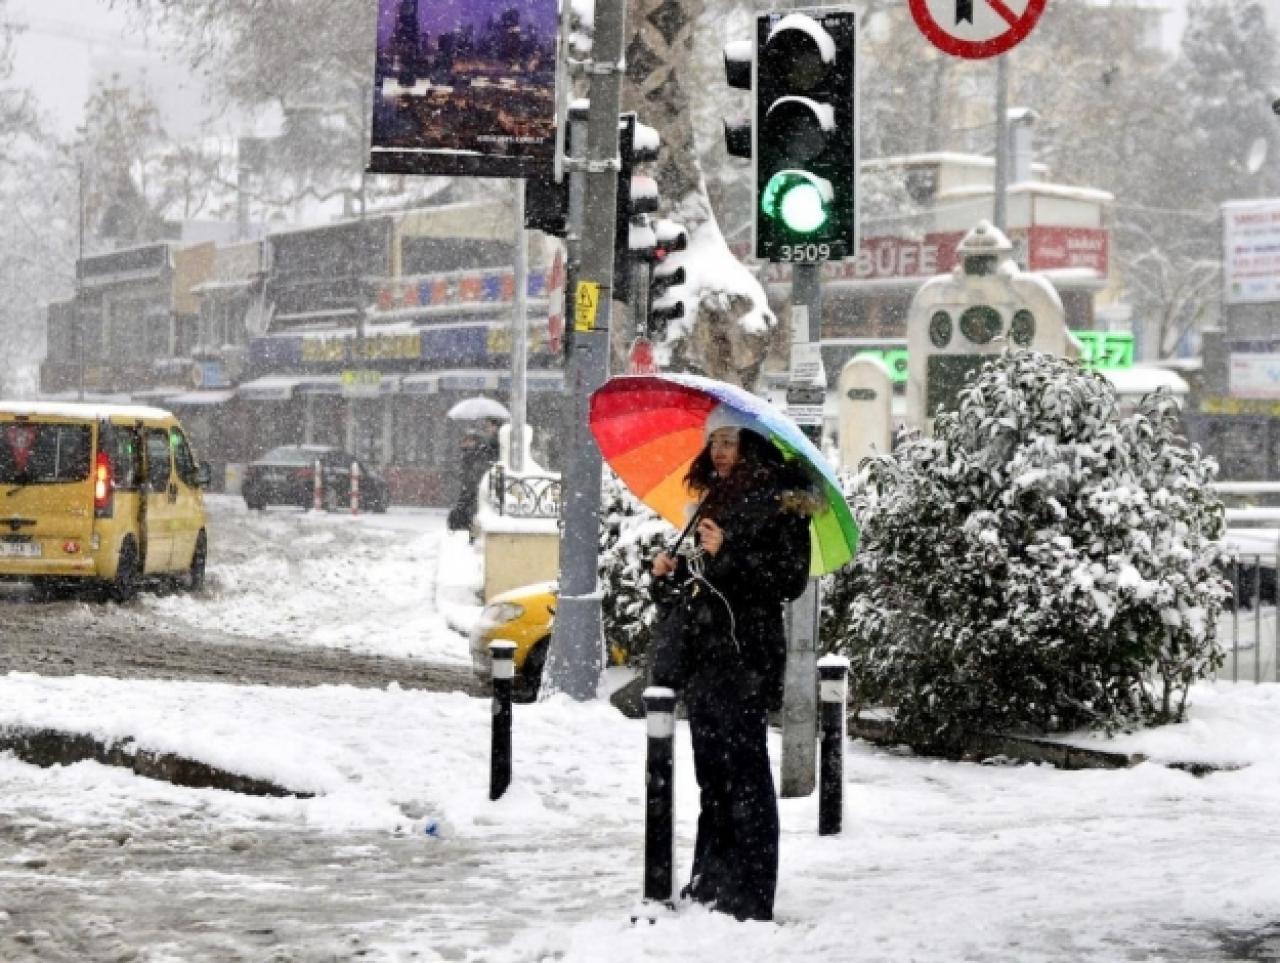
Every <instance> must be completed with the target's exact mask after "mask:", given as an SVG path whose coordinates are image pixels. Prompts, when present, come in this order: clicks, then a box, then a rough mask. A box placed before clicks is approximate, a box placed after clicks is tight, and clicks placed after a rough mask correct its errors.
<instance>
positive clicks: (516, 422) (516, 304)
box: [507, 177, 529, 472]
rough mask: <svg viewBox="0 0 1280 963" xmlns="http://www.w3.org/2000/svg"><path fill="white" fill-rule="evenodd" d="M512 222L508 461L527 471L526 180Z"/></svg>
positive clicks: (517, 190) (514, 184) (515, 187)
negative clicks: (512, 261) (513, 268)
mask: <svg viewBox="0 0 1280 963" xmlns="http://www.w3.org/2000/svg"><path fill="white" fill-rule="evenodd" d="M511 190H512V201H511V206H512V222H513V223H514V224H515V246H516V257H515V289H514V291H513V292H512V302H511V396H510V399H509V400H510V402H511V434H510V437H509V439H508V452H507V456H508V457H507V463H508V465H509V466H510V467H511V470H512V471H514V472H522V471H524V435H525V409H526V401H525V399H526V397H527V396H526V393H525V388H526V381H527V379H526V377H525V375H526V371H527V368H528V364H529V311H528V292H529V281H528V274H529V265H528V261H529V250H528V245H527V243H526V239H525V233H524V179H523V178H520V177H514V178H512V179H511Z"/></svg>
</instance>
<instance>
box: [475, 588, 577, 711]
mask: <svg viewBox="0 0 1280 963" xmlns="http://www.w3.org/2000/svg"><path fill="white" fill-rule="evenodd" d="M556 591H557V585H556V583H555V582H535V583H533V584H532V585H523V586H521V587H520V588H514V589H511V590H510V591H507V592H502V593H501V594H499V595H495V596H494V597H493V599H492V600H491V601H490V602H489V604H488V605H486V606H485V607H484V608H483V609H482V610H481V612H480V619H479V621H477V622H476V624H475V626H474V627H473V628H472V630H471V665H472V668H473V669H474V670H475V673H476V677H477V678H479V679H480V681H481V682H482V683H485V684H488V683H489V681H490V675H489V643H490V642H495V641H498V640H499V639H501V640H505V641H507V642H514V643H515V645H516V651H515V656H514V662H515V668H516V678H515V693H514V695H515V698H516V699H518V700H521V701H532V700H534V699H536V698H537V697H538V686H539V684H540V683H541V681H542V667H543V666H544V665H546V661H547V650H548V649H549V648H550V646H551V628H552V626H553V625H554V624H555V614H556Z"/></svg>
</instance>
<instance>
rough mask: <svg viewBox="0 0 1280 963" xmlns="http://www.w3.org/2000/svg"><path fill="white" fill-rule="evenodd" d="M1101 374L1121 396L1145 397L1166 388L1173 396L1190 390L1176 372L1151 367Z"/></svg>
mask: <svg viewBox="0 0 1280 963" xmlns="http://www.w3.org/2000/svg"><path fill="white" fill-rule="evenodd" d="M1102 374H1104V375H1106V378H1107V380H1108V381H1110V382H1111V383H1112V385H1114V386H1115V389H1116V393H1117V394H1121V395H1145V394H1150V393H1151V392H1153V391H1155V390H1157V389H1158V388H1168V389H1169V390H1170V391H1171V392H1173V394H1175V395H1185V394H1186V393H1187V392H1188V391H1190V390H1191V389H1190V388H1189V387H1188V386H1187V383H1186V381H1184V380H1183V379H1182V376H1181V375H1179V374H1178V373H1177V372H1175V371H1170V370H1168V369H1167V368H1156V367H1153V366H1151V365H1134V366H1133V367H1132V368H1108V369H1104V370H1103V371H1102Z"/></svg>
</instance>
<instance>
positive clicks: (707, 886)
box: [684, 678, 778, 920]
mask: <svg viewBox="0 0 1280 963" xmlns="http://www.w3.org/2000/svg"><path fill="white" fill-rule="evenodd" d="M684 695H685V705H686V707H687V709H688V713H689V732H690V735H691V736H692V740H693V765H694V771H695V774H696V775H697V779H698V786H699V787H700V788H701V790H702V812H701V813H700V814H699V816H698V836H697V842H696V843H695V845H694V851H693V872H692V874H691V878H690V882H689V892H690V894H691V895H692V896H693V897H694V898H695V899H699V900H702V901H703V902H706V903H710V904H712V905H714V906H715V908H716V909H718V910H722V911H724V912H726V913H731V914H733V915H734V916H736V917H737V918H738V919H764V920H767V919H772V918H773V897H774V892H775V890H776V889H777V885H778V798H777V796H776V794H775V793H774V788H773V774H772V773H771V772H770V770H769V748H768V742H767V738H766V737H767V732H768V717H767V714H766V712H765V706H764V701H763V699H762V698H761V696H760V694H759V693H758V692H746V693H744V692H743V691H742V689H741V687H739V686H738V685H736V684H735V680H732V679H718V680H715V681H713V682H712V681H703V680H699V679H696V678H694V679H690V680H689V682H688V684H687V685H686V687H685V694H684Z"/></svg>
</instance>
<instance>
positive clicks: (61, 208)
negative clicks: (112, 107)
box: [0, 0, 74, 397]
mask: <svg viewBox="0 0 1280 963" xmlns="http://www.w3.org/2000/svg"><path fill="white" fill-rule="evenodd" d="M6 12H7V3H6V0H0V206H2V207H3V210H4V212H5V230H4V232H3V233H2V234H0V285H2V286H3V290H4V292H5V297H4V299H3V301H0V343H3V344H4V346H5V348H4V359H5V364H4V365H3V366H0V395H3V396H10V397H12V396H14V395H18V396H23V395H27V394H33V393H34V391H35V387H36V365H37V364H38V362H39V359H40V356H41V354H42V352H43V350H44V323H43V303H44V302H46V301H48V300H49V299H50V298H51V297H53V296H55V295H56V294H57V293H58V292H59V290H60V289H61V288H64V287H65V286H66V285H67V283H68V281H69V279H70V277H71V276H72V275H71V271H70V269H69V262H68V259H67V250H68V249H67V246H66V244H65V242H66V241H67V239H68V237H69V235H68V234H67V233H66V228H67V221H66V218H65V215H66V214H68V213H72V214H73V213H74V207H71V208H67V207H66V205H65V204H63V205H60V204H59V203H58V197H57V187H56V179H57V177H56V174H51V169H52V168H53V167H54V166H55V158H54V157H52V156H50V150H49V143H48V140H47V137H46V136H45V133H44V132H43V131H42V130H41V128H40V124H39V122H38V119H37V115H36V109H35V100H34V98H33V97H32V94H31V91H30V90H29V89H27V88H26V87H23V86H22V85H21V84H18V83H17V82H16V80H15V77H14V41H15V38H16V37H17V36H18V34H19V33H20V29H19V28H18V27H16V26H15V25H14V24H13V23H11V22H10V21H9V20H8V17H7V16H6V15H5V14H6ZM51 181H52V182H54V183H51ZM63 199H64V200H65V197H64V198H63ZM60 228H61V232H60V230H59V229H60Z"/></svg>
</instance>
